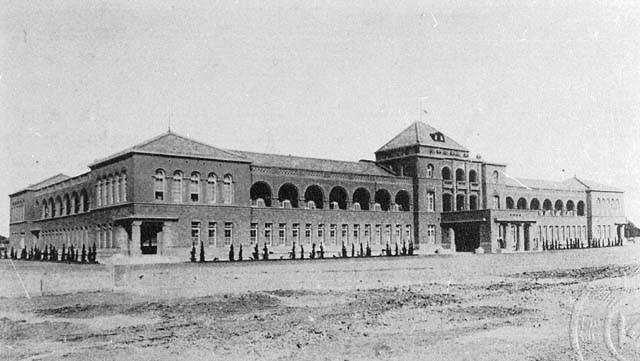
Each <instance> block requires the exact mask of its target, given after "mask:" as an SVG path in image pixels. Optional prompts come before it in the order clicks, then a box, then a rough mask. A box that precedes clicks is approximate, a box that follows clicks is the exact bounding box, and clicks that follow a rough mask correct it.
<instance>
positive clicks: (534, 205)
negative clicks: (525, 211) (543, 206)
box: [529, 198, 540, 210]
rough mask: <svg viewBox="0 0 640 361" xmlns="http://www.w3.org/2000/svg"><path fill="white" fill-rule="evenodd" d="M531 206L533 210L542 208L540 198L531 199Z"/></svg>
mask: <svg viewBox="0 0 640 361" xmlns="http://www.w3.org/2000/svg"><path fill="white" fill-rule="evenodd" d="M529 208H530V209H533V210H538V209H540V201H539V200H538V198H533V199H532V200H531V205H529Z"/></svg>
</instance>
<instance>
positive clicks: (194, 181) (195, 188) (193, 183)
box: [189, 172, 200, 203]
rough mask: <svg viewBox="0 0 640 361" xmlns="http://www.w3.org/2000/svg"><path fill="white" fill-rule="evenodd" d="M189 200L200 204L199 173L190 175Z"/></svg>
mask: <svg viewBox="0 0 640 361" xmlns="http://www.w3.org/2000/svg"><path fill="white" fill-rule="evenodd" d="M189 198H190V199H191V202H193V203H198V202H200V173H198V172H193V173H191V180H190V182H189Z"/></svg>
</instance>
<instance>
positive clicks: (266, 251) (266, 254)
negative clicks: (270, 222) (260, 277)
mask: <svg viewBox="0 0 640 361" xmlns="http://www.w3.org/2000/svg"><path fill="white" fill-rule="evenodd" d="M262 259H264V260H265V261H267V260H269V248H268V247H267V242H265V243H264V247H262Z"/></svg>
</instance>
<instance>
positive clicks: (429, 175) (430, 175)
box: [427, 164, 433, 178]
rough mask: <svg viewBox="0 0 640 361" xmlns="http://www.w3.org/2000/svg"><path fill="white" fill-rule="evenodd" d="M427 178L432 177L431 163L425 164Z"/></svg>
mask: <svg viewBox="0 0 640 361" xmlns="http://www.w3.org/2000/svg"><path fill="white" fill-rule="evenodd" d="M427 178H433V164H428V165H427Z"/></svg>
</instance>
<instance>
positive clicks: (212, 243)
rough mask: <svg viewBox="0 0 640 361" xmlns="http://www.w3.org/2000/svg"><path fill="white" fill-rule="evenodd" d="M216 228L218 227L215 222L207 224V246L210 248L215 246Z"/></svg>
mask: <svg viewBox="0 0 640 361" xmlns="http://www.w3.org/2000/svg"><path fill="white" fill-rule="evenodd" d="M217 228H218V225H217V224H216V222H209V228H208V234H207V236H208V237H209V245H210V246H215V245H216V233H217Z"/></svg>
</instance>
